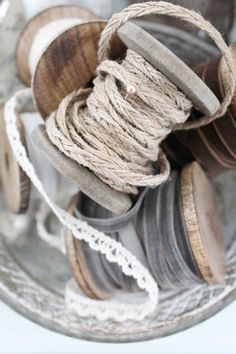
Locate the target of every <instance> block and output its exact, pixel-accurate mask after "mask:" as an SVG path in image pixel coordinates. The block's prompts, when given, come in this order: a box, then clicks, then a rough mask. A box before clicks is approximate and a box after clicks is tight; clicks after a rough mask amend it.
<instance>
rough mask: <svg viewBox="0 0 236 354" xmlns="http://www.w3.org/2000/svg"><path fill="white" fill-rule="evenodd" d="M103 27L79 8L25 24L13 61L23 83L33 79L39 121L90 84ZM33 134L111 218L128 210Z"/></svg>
mask: <svg viewBox="0 0 236 354" xmlns="http://www.w3.org/2000/svg"><path fill="white" fill-rule="evenodd" d="M78 17H80V18H78ZM105 25H106V22H105V21H101V20H98V19H97V18H96V16H95V15H94V14H92V13H91V12H90V11H89V10H86V9H84V8H81V7H80V6H56V7H53V8H49V9H47V10H45V11H43V12H42V13H40V14H38V15H36V16H35V17H34V18H33V19H32V20H30V21H29V23H28V24H26V26H25V28H24V29H23V32H22V34H21V35H20V37H19V41H18V45H17V50H16V58H17V63H18V68H19V73H20V76H21V77H22V79H23V80H24V81H27V82H29V78H30V77H31V76H32V89H33V94H34V99H35V102H36V105H37V108H38V110H39V112H40V113H41V115H42V117H44V118H46V117H48V115H49V114H50V113H52V112H53V111H54V110H56V109H57V108H58V105H59V103H60V102H61V100H62V99H63V98H64V97H65V96H67V95H68V94H70V93H71V92H72V91H75V90H78V89H79V88H80V87H82V86H84V85H86V84H88V83H89V82H90V81H91V80H92V78H93V77H94V75H95V71H96V66H97V47H98V40H99V38H100V34H101V32H102V30H103V29H104V27H105ZM46 34H47V35H46ZM119 48H120V47H119V46H118V49H117V50H119ZM35 130H36V132H35V135H37V137H36V139H35V140H36V141H37V142H38V144H39V148H41V149H42V150H43V153H44V154H45V156H46V157H47V158H48V159H49V161H50V162H51V163H52V164H53V165H54V166H55V168H57V169H58V170H59V172H60V173H62V174H64V175H65V176H66V177H68V178H69V179H70V180H71V181H72V183H76V185H77V186H78V188H79V189H81V190H82V191H83V192H84V193H86V194H88V195H89V196H90V197H91V198H93V199H94V200H96V201H97V202H98V203H100V204H101V205H103V206H104V207H106V208H108V209H111V210H112V211H114V212H116V213H122V212H124V211H127V210H128V209H129V208H130V207H131V205H132V202H131V200H130V198H129V197H128V196H127V195H125V194H124V193H119V192H116V191H114V190H113V189H112V188H109V187H108V186H106V185H104V184H103V182H101V181H100V180H98V179H97V178H96V176H94V175H93V174H92V173H91V172H90V171H88V170H86V169H85V168H83V167H82V168H80V167H79V166H75V163H73V161H72V160H70V159H68V158H66V157H65V156H62V154H60V153H59V151H57V149H53V148H54V147H53V145H52V144H51V143H50V141H49V139H48V137H47V134H46V133H45V134H41V133H42V131H41V130H40V129H37V128H36V129H35ZM45 147H46V149H45ZM54 153H55V154H54ZM52 154H53V156H52Z"/></svg>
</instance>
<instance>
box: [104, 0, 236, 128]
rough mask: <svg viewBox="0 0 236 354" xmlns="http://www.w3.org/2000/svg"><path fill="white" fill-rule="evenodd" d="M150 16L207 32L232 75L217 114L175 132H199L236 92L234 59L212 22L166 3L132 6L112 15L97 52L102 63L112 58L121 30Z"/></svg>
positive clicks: (224, 109)
mask: <svg viewBox="0 0 236 354" xmlns="http://www.w3.org/2000/svg"><path fill="white" fill-rule="evenodd" d="M147 15H168V16H170V17H174V18H177V19H180V20H182V21H185V22H187V23H188V24H190V25H193V26H196V27H198V28H200V29H201V30H203V31H205V32H206V33H207V34H208V35H209V37H210V38H211V39H212V40H213V42H214V43H215V44H216V46H217V47H218V49H219V50H220V51H221V53H222V56H223V57H224V59H225V62H226V65H227V67H228V71H229V75H228V82H227V84H226V86H225V97H224V100H223V101H222V103H221V106H220V108H219V109H218V111H217V112H216V113H215V114H214V115H213V116H211V117H206V116H203V117H201V118H200V119H198V120H197V121H193V122H189V121H188V122H185V123H183V124H180V125H179V126H176V127H175V129H192V128H197V127H200V126H203V125H206V124H208V123H210V122H212V121H213V120H215V119H216V118H219V117H221V116H222V115H223V114H224V113H225V112H226V110H227V108H228V106H229V105H230V103H231V100H232V97H233V93H234V90H235V70H234V66H233V59H232V55H231V53H230V50H229V49H228V47H227V45H226V43H225V41H224V39H223V38H222V36H221V34H220V33H219V32H218V31H217V30H216V28H215V27H214V26H213V25H212V24H211V23H210V22H209V21H207V20H205V19H204V18H203V17H202V16H201V15H200V14H199V13H197V12H195V11H192V10H189V9H186V8H184V7H182V6H179V5H174V4H171V3H168V2H165V1H158V2H157V1H150V2H145V3H136V4H133V5H130V6H129V7H127V8H125V9H124V10H123V11H121V12H120V13H117V14H115V15H113V16H112V18H111V19H110V21H109V22H108V24H107V26H106V27H105V29H104V31H103V32H102V35H101V39H100V43H99V51H98V58H99V62H102V61H104V60H106V59H108V58H109V56H110V50H111V48H112V46H111V42H112V39H113V36H114V35H115V34H116V31H117V30H118V28H119V27H121V26H122V25H123V24H124V23H126V22H127V21H129V20H131V19H135V18H138V17H142V16H147Z"/></svg>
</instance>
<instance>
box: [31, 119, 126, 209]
mask: <svg viewBox="0 0 236 354" xmlns="http://www.w3.org/2000/svg"><path fill="white" fill-rule="evenodd" d="M33 139H34V142H35V144H36V145H37V146H38V147H39V148H40V149H41V150H42V152H43V153H44V155H45V157H46V158H47V159H48V160H49V161H50V162H51V164H52V165H53V166H54V167H55V168H56V169H57V170H58V171H59V172H60V173H61V174H63V175H64V176H65V177H67V178H68V179H69V180H70V181H71V182H72V183H73V184H74V185H75V186H76V187H78V189H79V190H81V191H82V192H83V193H84V194H86V195H87V196H88V197H90V198H91V199H93V200H94V201H96V202H97V203H98V204H100V205H101V206H103V207H104V208H106V209H108V210H110V211H112V212H114V213H115V214H122V213H124V212H126V211H127V210H129V209H130V208H131V206H132V201H131V199H130V197H129V196H128V195H127V194H125V193H122V192H118V191H116V190H114V189H112V188H110V187H109V186H108V185H107V184H105V183H104V182H102V181H101V180H100V179H99V178H98V177H97V176H95V174H94V173H92V172H90V171H89V170H88V169H87V168H86V167H84V166H81V165H80V164H79V163H77V162H76V161H74V160H72V159H70V158H68V157H67V156H66V155H64V154H63V153H62V152H61V151H59V150H58V149H57V147H56V146H54V145H53V144H52V143H51V141H50V140H49V138H48V136H47V133H46V129H45V126H38V127H37V128H36V129H35V130H34V131H33Z"/></svg>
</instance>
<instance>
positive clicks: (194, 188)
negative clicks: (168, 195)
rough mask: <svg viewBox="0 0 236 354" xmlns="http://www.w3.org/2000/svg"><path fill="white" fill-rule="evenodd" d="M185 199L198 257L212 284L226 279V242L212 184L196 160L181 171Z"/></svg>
mask: <svg viewBox="0 0 236 354" xmlns="http://www.w3.org/2000/svg"><path fill="white" fill-rule="evenodd" d="M181 200H182V210H183V216H184V220H185V228H186V232H187V234H188V238H189V241H190V245H191V248H192V252H193V255H194V258H195V260H196V262H197V265H198V268H199V270H200V272H201V275H202V277H203V278H204V279H205V281H206V282H207V283H209V284H216V283H221V282H222V281H223V279H224V242H223V235H222V231H221V225H220V222H219V218H218V213H217V210H216V207H215V202H214V198H213V195H212V190H211V186H210V184H209V181H208V179H207V178H206V176H205V174H204V172H203V170H202V169H201V168H200V166H199V165H198V164H197V163H196V162H193V163H192V164H190V165H187V166H186V167H184V169H183V170H182V172H181Z"/></svg>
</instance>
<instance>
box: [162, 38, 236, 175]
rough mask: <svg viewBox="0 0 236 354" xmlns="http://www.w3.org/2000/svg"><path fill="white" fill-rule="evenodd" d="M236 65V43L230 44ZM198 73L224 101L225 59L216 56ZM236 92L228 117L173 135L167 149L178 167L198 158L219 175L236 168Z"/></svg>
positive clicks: (209, 170) (165, 147)
mask: <svg viewBox="0 0 236 354" xmlns="http://www.w3.org/2000/svg"><path fill="white" fill-rule="evenodd" d="M230 49H231V53H232V56H233V59H234V62H235V65H236V60H235V56H236V54H235V53H236V46H235V44H233V45H231V46H230ZM196 72H197V73H198V75H199V76H200V77H201V78H202V79H203V80H204V81H205V82H206V84H207V85H208V86H209V87H210V88H211V89H212V91H213V92H214V93H215V95H216V96H217V97H218V99H219V100H220V101H222V99H223V97H224V91H225V85H226V82H227V81H226V80H227V75H228V71H227V67H226V64H225V62H224V59H223V58H221V57H216V58H214V59H213V60H212V61H210V62H209V63H208V64H204V65H203V64H201V65H200V66H198V67H196ZM235 107H236V94H235V95H234V97H233V99H232V103H231V105H230V106H229V108H228V110H227V112H226V113H225V115H224V116H222V117H220V118H218V119H216V120H215V121H213V122H212V123H210V124H208V125H206V126H203V127H200V128H197V129H191V130H188V131H180V132H176V133H174V134H171V135H170V136H169V137H168V138H167V139H166V141H165V142H164V143H163V148H164V150H165V151H166V154H167V156H168V157H170V160H171V162H172V164H173V165H174V166H181V162H182V165H183V164H184V163H186V162H189V161H190V160H194V159H196V160H197V161H198V162H199V163H200V165H201V166H202V167H203V168H204V170H205V171H206V173H207V174H208V175H217V174H219V173H221V172H223V171H226V170H231V169H234V168H235V167H236V139H235V132H236V130H235V128H236V116H235V113H236V108H235Z"/></svg>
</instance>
